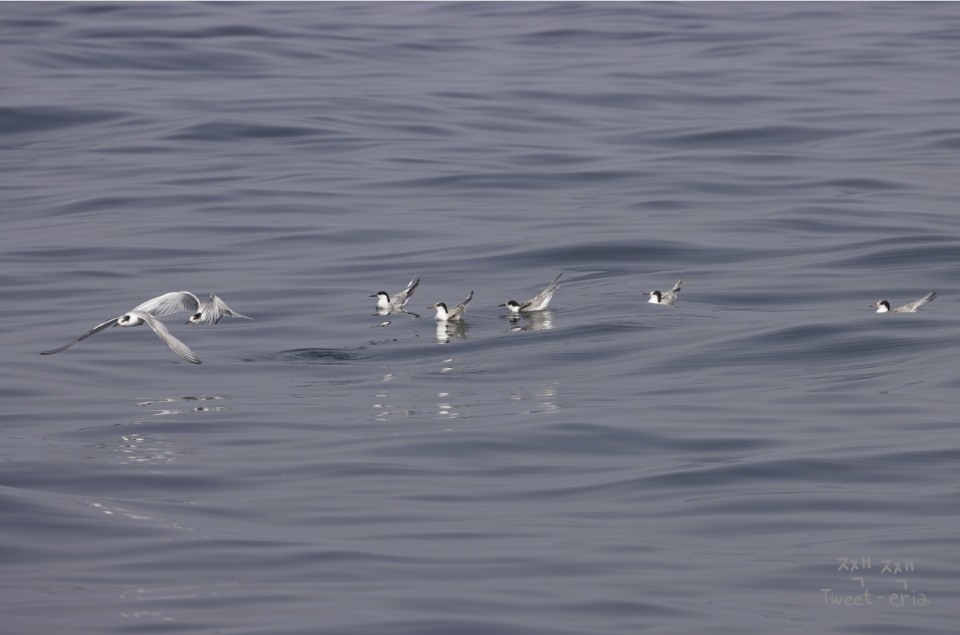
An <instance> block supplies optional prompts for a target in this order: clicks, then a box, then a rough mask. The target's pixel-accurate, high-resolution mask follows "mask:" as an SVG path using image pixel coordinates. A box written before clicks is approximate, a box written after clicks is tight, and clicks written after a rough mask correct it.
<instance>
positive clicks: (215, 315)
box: [197, 293, 253, 324]
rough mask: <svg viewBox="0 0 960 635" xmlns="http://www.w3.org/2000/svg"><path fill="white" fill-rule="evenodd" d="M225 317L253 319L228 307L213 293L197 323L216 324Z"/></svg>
mask: <svg viewBox="0 0 960 635" xmlns="http://www.w3.org/2000/svg"><path fill="white" fill-rule="evenodd" d="M224 315H226V316H227V317H236V318H243V319H245V320H252V319H253V318H251V317H247V316H246V315H240V314H239V313H237V312H236V311H234V310H233V309H231V308H230V307H228V306H227V303H226V302H224V301H223V300H221V299H220V298H218V297H217V296H216V295H214V294H213V293H211V294H210V301H209V302H207V303H206V305H204V307H203V311H201V312H200V319H199V320H197V321H198V322H203V323H204V324H216V323H217V322H219V321H220V318H222V317H223V316H224Z"/></svg>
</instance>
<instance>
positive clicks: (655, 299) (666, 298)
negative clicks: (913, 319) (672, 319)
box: [643, 276, 690, 306]
mask: <svg viewBox="0 0 960 635" xmlns="http://www.w3.org/2000/svg"><path fill="white" fill-rule="evenodd" d="M686 282H690V281H689V280H687V281H686ZM686 282H684V280H683V276H681V277H680V280H679V281H678V282H677V284H675V285H673V288H672V289H670V290H669V291H667V292H666V293H660V292H659V291H650V292H644V294H643V295H648V296H650V299H649V300H647V302H648V303H649V304H669V305H670V306H676V305H675V304H674V302H676V301H677V295H678V294H679V293H680V287H682V286H683V285H684V284H686Z"/></svg>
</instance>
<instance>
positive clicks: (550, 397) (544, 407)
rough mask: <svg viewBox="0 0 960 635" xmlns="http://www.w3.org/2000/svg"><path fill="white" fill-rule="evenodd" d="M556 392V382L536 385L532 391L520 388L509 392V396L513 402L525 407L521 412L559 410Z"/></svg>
mask: <svg viewBox="0 0 960 635" xmlns="http://www.w3.org/2000/svg"><path fill="white" fill-rule="evenodd" d="M557 393H558V391H557V384H555V383H554V384H546V385H543V386H537V387H536V388H534V389H533V391H529V390H526V389H523V388H521V389H520V390H516V391H514V392H512V393H510V398H511V399H512V400H513V401H514V403H516V404H518V405H521V406H523V407H524V408H527V410H522V411H521V414H525V415H529V414H538V413H549V412H559V410H560V406H558V405H557V396H558V394H557Z"/></svg>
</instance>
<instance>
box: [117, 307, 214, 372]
mask: <svg viewBox="0 0 960 635" xmlns="http://www.w3.org/2000/svg"><path fill="white" fill-rule="evenodd" d="M130 314H131V315H133V316H134V317H139V318H140V319H142V320H143V321H144V322H146V323H147V324H149V325H150V328H152V329H153V332H154V333H156V334H157V335H159V336H160V339H161V341H163V343H164V344H166V345H167V346H169V347H170V350H172V351H173V352H174V353H176V354H177V355H179V356H180V357H181V358H183V359H184V360H186V361H188V362H190V363H191V364H200V363H202V362H201V361H200V358H199V357H197V356H196V355H195V354H194V352H193V351H191V350H190V349H189V348H188V347H187V345H186V344H184V343H183V342H181V341H180V340H178V339H177V338H175V337H174V336H173V335H171V334H170V331H168V330H167V327H166V326H164V325H163V322H161V321H160V320H158V319H157V318H155V317H153V316H152V315H150V314H149V313H146V312H143V311H131V312H130Z"/></svg>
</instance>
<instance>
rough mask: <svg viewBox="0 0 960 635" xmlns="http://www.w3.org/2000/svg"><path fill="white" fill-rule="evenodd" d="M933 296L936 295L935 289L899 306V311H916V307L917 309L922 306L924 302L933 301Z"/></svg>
mask: <svg viewBox="0 0 960 635" xmlns="http://www.w3.org/2000/svg"><path fill="white" fill-rule="evenodd" d="M935 297H937V292H936V291H931V292H930V293H928V294H927V295H925V296H923V297H922V298H920V299H919V300H917V301H916V302H911V303H910V304H907V305H904V306H903V307H901V308H900V310H901V311H905V312H908V313H916V312H917V309H919V308H920V307H922V306H923V305H924V304H926V303H927V302H931V301H933V299H934V298H935Z"/></svg>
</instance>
